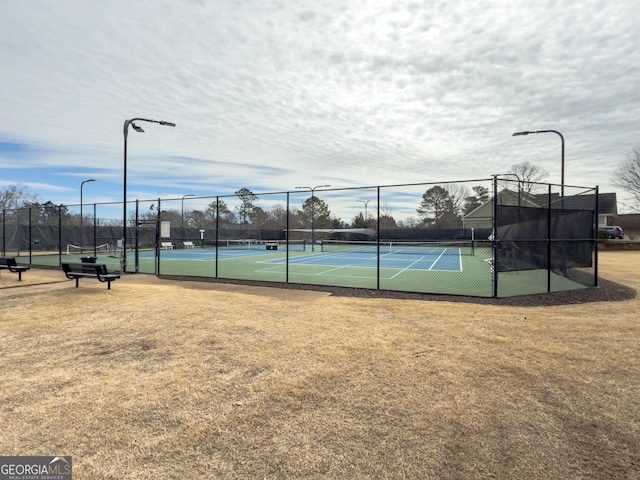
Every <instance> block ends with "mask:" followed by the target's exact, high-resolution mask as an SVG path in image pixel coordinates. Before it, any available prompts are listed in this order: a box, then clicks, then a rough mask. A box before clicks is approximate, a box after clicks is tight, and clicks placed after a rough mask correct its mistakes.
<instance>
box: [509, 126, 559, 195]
mask: <svg viewBox="0 0 640 480" xmlns="http://www.w3.org/2000/svg"><path fill="white" fill-rule="evenodd" d="M530 133H555V134H556V135H558V136H559V137H560V142H561V146H562V155H561V167H560V168H561V169H560V197H564V137H563V136H562V134H561V133H560V132H558V131H557V130H536V131H535V132H530V131H524V132H516V133H514V134H513V135H511V136H512V137H519V136H521V135H529V134H530Z"/></svg>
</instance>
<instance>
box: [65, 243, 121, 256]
mask: <svg viewBox="0 0 640 480" xmlns="http://www.w3.org/2000/svg"><path fill="white" fill-rule="evenodd" d="M111 250H112V249H111V245H109V244H108V243H103V244H102V245H96V246H95V247H94V246H93V245H90V246H86V247H80V246H78V245H73V244H71V243H69V244H67V255H71V254H75V253H87V252H89V253H93V252H94V251H95V252H100V253H108V252H110V251H111Z"/></svg>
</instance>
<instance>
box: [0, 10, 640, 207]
mask: <svg viewBox="0 0 640 480" xmlns="http://www.w3.org/2000/svg"><path fill="white" fill-rule="evenodd" d="M638 18H640V2H638V1H637V0H618V1H615V2H612V1H604V0H580V1H572V0H567V1H565V2H558V1H552V0H539V1H537V2H525V1H519V0H493V1H482V0H478V1H473V2H467V1H452V0H426V1H405V0H395V1H394V0H391V1H390V0H380V1H364V0H350V1H344V0H340V1H337V0H324V1H322V2H318V1H310V0H286V1H285V0H246V1H241V0H215V1H208V0H201V1H196V0H191V1H189V0H138V1H136V2H125V1H120V0H105V1H102V2H86V1H80V0H56V1H45V0H31V1H28V2H9V3H7V4H6V5H4V6H3V7H2V15H0V32H2V33H1V35H2V37H1V38H2V42H1V43H0V63H1V65H2V75H0V97H1V98H2V115H1V116H0V175H1V178H0V182H2V184H4V185H6V184H14V183H20V184H24V185H28V186H29V187H30V188H31V189H32V190H33V191H34V192H35V193H38V194H39V195H40V197H41V198H42V199H43V200H49V199H51V200H53V201H55V202H64V203H68V204H70V203H77V195H78V193H77V192H78V189H79V184H80V182H81V181H82V180H84V179H86V178H96V179H98V180H99V181H98V182H96V183H95V184H92V185H91V193H90V195H91V197H90V198H91V201H92V202H95V201H120V200H121V199H122V169H123V161H122V157H123V124H124V121H125V120H126V119H128V118H133V117H143V118H149V119H157V120H168V121H171V122H175V123H176V124H177V127H176V128H175V129H174V128H168V127H164V126H160V125H152V124H149V123H140V126H141V127H143V128H144V129H145V133H144V134H139V133H136V132H135V131H133V130H131V131H130V132H129V138H128V154H129V162H128V165H129V168H128V173H129V177H128V182H129V185H130V186H129V192H130V194H129V198H130V199H133V198H136V197H137V198H156V197H167V196H173V197H179V196H182V195H184V194H185V193H189V194H196V195H218V194H220V195H224V194H228V193H233V191H235V190H237V189H239V188H241V187H248V188H250V189H252V190H253V191H256V192H268V191H283V190H292V189H294V187H295V186H298V185H318V184H325V183H326V184H331V185H332V186H334V187H353V186H359V185H366V186H370V185H386V184H399V183H416V182H436V181H450V180H457V179H475V178H488V177H489V176H490V175H491V174H494V173H503V172H507V171H508V170H509V167H510V166H511V165H513V164H515V163H518V162H522V161H530V162H533V163H536V164H538V165H540V166H541V167H543V168H545V169H547V170H548V171H549V173H550V175H549V177H548V178H547V180H548V181H550V182H552V183H560V141H559V137H557V136H556V135H550V134H540V135H529V136H526V137H512V136H511V134H512V133H513V132H516V131H520V130H544V129H554V130H558V131H560V132H562V134H563V135H564V137H565V142H566V146H565V148H566V157H565V162H566V163H565V170H566V177H565V178H566V180H565V181H566V183H567V184H568V185H581V186H595V185H599V186H600V189H601V191H604V192H609V191H615V188H614V187H613V185H612V180H613V176H614V175H613V174H614V170H615V169H616V167H617V166H618V164H619V163H620V161H621V160H623V159H624V157H625V155H626V154H627V153H628V152H630V151H631V149H632V148H633V147H635V146H637V145H639V144H640V138H639V135H638V119H637V112H638V111H639V110H640V88H639V87H638V85H640V72H639V70H638V69H639V65H640V53H638V52H639V49H638V45H640V29H638V27H637V20H638ZM0 186H1V185H0ZM618 193H619V199H620V200H622V201H624V196H623V195H622V192H618ZM620 207H621V209H622V210H624V207H623V206H622V205H621V206H620Z"/></svg>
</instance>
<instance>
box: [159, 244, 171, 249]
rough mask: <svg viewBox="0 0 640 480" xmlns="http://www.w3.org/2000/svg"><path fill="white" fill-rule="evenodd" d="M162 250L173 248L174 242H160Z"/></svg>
mask: <svg viewBox="0 0 640 480" xmlns="http://www.w3.org/2000/svg"><path fill="white" fill-rule="evenodd" d="M160 250H173V243H171V242H160Z"/></svg>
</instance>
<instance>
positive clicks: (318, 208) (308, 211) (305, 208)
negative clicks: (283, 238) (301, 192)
mask: <svg viewBox="0 0 640 480" xmlns="http://www.w3.org/2000/svg"><path fill="white" fill-rule="evenodd" d="M298 217H299V218H300V221H301V222H302V224H303V225H311V224H312V223H313V224H314V226H315V228H329V227H331V223H332V219H331V212H330V211H329V206H328V205H327V204H326V203H325V202H324V200H321V199H320V198H318V197H317V196H315V195H313V196H311V197H309V198H307V199H306V200H305V202H304V203H303V204H302V209H301V210H299V211H298Z"/></svg>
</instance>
